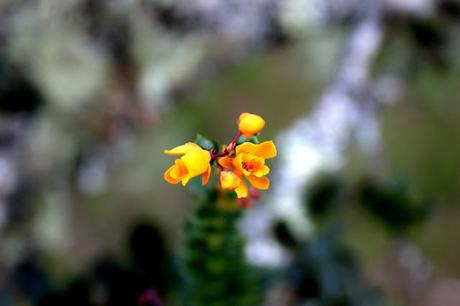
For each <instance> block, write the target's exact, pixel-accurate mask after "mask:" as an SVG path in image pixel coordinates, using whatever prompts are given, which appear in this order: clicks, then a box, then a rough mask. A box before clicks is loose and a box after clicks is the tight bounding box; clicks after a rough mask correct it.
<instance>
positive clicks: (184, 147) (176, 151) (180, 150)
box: [163, 142, 201, 156]
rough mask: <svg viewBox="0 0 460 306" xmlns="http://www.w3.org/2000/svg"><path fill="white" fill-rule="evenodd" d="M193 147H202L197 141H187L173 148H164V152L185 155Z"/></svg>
mask: <svg viewBox="0 0 460 306" xmlns="http://www.w3.org/2000/svg"><path fill="white" fill-rule="evenodd" d="M193 149H201V147H200V146H199V145H197V144H196V143H193V142H187V143H186V144H183V145H181V146H178V147H175V148H173V149H171V150H164V151H163V152H164V153H165V154H168V155H172V156H177V155H184V154H185V153H187V152H188V151H190V150H193Z"/></svg>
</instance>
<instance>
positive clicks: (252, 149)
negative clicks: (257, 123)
mask: <svg viewBox="0 0 460 306" xmlns="http://www.w3.org/2000/svg"><path fill="white" fill-rule="evenodd" d="M276 154H277V152H276V147H275V144H274V143H273V142H272V141H265V142H263V143H261V144H253V143H250V142H245V143H243V144H241V145H239V146H237V147H236V153H235V156H234V157H229V156H225V157H222V158H221V159H219V164H220V165H221V166H222V167H224V168H225V169H232V170H233V171H234V172H235V175H236V176H238V177H240V178H241V177H243V176H244V177H246V178H247V180H248V181H249V183H251V185H252V186H254V187H255V188H257V189H262V190H266V189H268V188H269V186H270V180H269V179H268V178H267V177H266V176H265V175H267V174H268V173H269V172H270V168H268V167H267V166H266V165H265V160H266V159H270V158H273V157H275V156H276ZM243 184H244V183H243Z"/></svg>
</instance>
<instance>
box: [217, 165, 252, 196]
mask: <svg viewBox="0 0 460 306" xmlns="http://www.w3.org/2000/svg"><path fill="white" fill-rule="evenodd" d="M220 186H221V187H222V189H224V190H232V191H235V192H236V196H237V197H238V198H239V199H241V198H246V197H247V196H248V187H247V186H246V184H245V183H244V181H243V179H242V178H241V177H240V176H238V175H236V174H235V173H234V172H232V171H222V172H221V173H220Z"/></svg>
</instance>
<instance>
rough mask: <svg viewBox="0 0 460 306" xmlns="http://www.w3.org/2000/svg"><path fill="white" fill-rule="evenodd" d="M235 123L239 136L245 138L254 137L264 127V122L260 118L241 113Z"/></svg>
mask: <svg viewBox="0 0 460 306" xmlns="http://www.w3.org/2000/svg"><path fill="white" fill-rule="evenodd" d="M237 123H238V128H239V129H240V132H241V134H243V135H244V136H245V137H252V136H254V135H256V134H257V133H259V132H260V131H261V130H262V129H263V128H264V126H265V120H264V119H263V118H262V117H260V116H258V115H254V114H250V113H242V114H241V115H240V117H239V118H238V121H237Z"/></svg>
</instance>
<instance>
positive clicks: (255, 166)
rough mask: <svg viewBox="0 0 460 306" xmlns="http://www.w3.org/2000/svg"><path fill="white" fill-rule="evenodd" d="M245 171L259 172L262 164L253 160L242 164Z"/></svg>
mask: <svg viewBox="0 0 460 306" xmlns="http://www.w3.org/2000/svg"><path fill="white" fill-rule="evenodd" d="M242 166H243V169H244V170H246V171H248V172H254V171H257V170H259V168H260V166H261V165H260V162H259V161H257V160H255V159H253V160H250V161H246V162H242Z"/></svg>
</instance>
